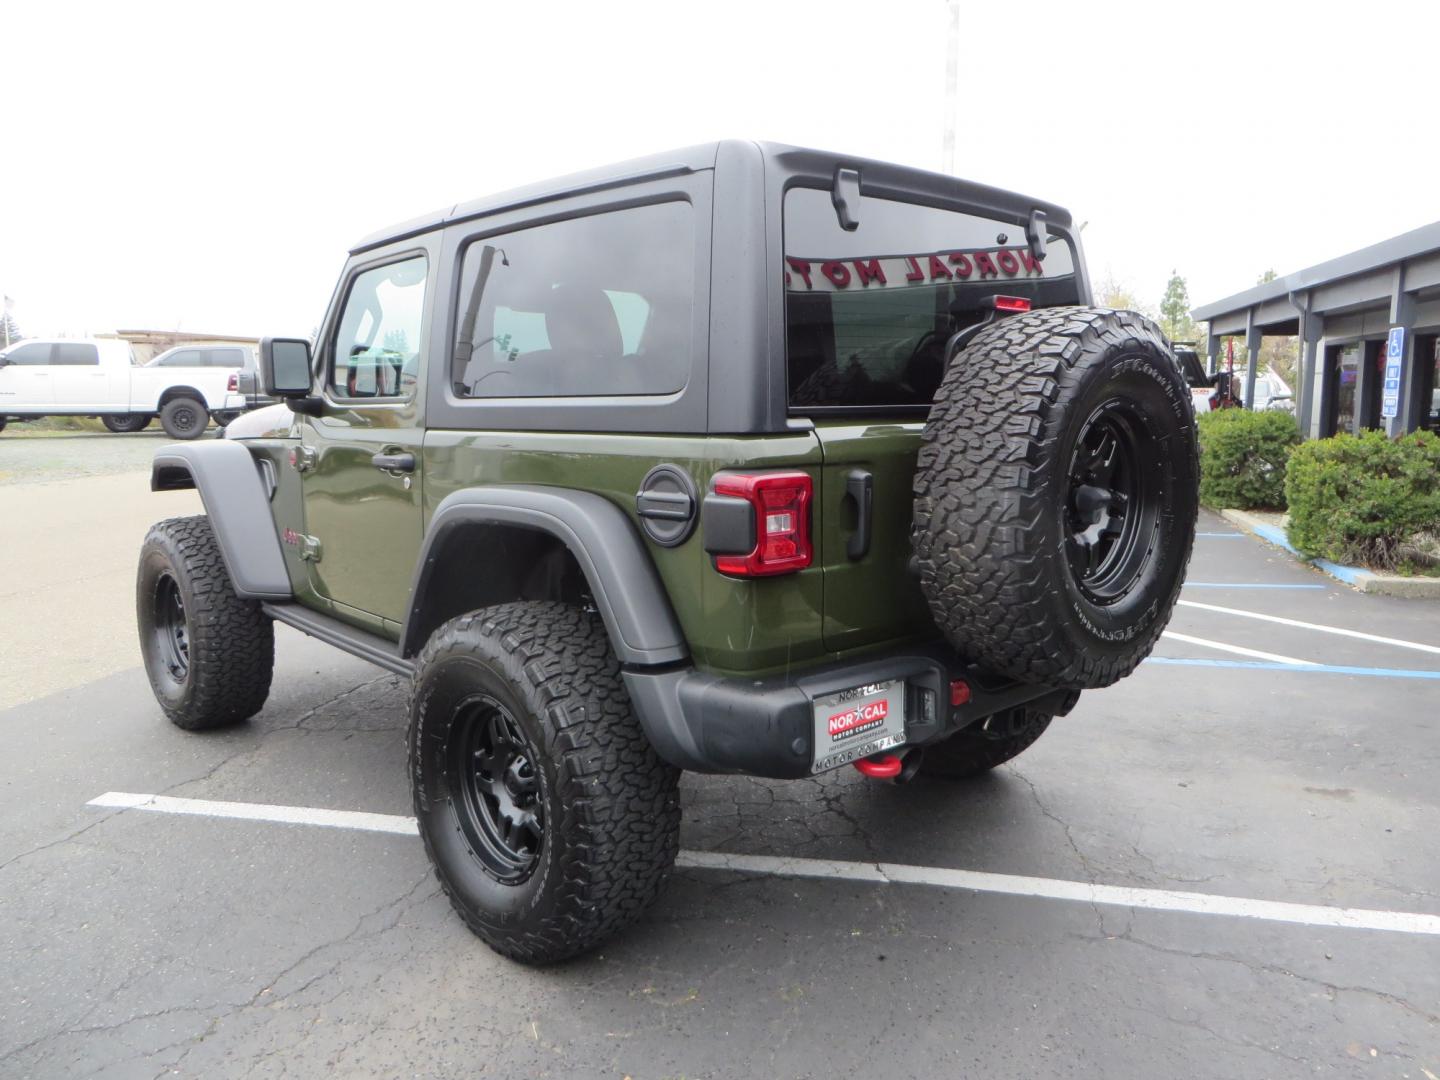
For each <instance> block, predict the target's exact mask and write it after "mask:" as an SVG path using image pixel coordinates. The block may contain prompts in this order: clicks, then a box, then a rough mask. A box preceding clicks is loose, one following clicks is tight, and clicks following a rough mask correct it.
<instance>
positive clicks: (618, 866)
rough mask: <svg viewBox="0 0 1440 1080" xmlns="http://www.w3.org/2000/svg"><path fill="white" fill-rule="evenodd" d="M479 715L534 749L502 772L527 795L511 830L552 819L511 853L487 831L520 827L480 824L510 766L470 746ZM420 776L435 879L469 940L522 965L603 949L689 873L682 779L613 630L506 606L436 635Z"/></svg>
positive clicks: (428, 657)
mask: <svg viewBox="0 0 1440 1080" xmlns="http://www.w3.org/2000/svg"><path fill="white" fill-rule="evenodd" d="M477 709H478V710H480V713H481V715H482V716H484V717H487V718H494V717H503V722H501V725H500V726H502V727H504V726H509V728H510V730H509V731H508V733H507V734H504V735H503V736H499V737H498V738H500V739H501V741H503V742H505V743H507V744H512V743H513V744H516V746H518V747H519V749H518V752H515V748H514V747H511V748H509V749H507V751H506V754H505V755H503V761H501V767H503V768H505V769H506V770H507V771H509V772H511V773H512V774H513V776H514V777H515V779H516V780H517V783H516V784H515V785H514V786H513V787H512V788H511V794H513V795H514V800H513V802H512V801H511V799H510V797H509V796H507V795H505V794H503V793H502V794H501V795H500V800H501V801H504V802H506V803H507V807H506V808H505V810H506V813H508V815H509V819H510V821H511V822H512V823H514V822H518V821H519V820H520V819H521V818H523V817H526V816H527V815H528V816H532V817H534V818H537V819H538V826H537V823H536V822H533V821H532V822H530V823H528V824H526V825H524V826H523V827H522V831H523V832H524V833H525V834H526V835H525V838H524V839H523V840H522V841H521V842H519V843H516V842H513V839H514V836H515V833H514V832H510V833H508V835H509V837H510V840H507V841H506V843H504V844H501V845H499V848H498V849H497V846H496V845H494V844H492V843H491V840H493V838H494V837H493V835H492V834H490V833H487V828H486V822H485V816H486V813H488V814H489V818H490V822H491V824H493V823H494V822H495V821H496V820H497V818H499V817H504V816H506V813H502V812H501V810H502V808H501V807H500V806H499V805H498V802H496V801H490V802H487V803H486V807H488V810H486V809H483V808H482V813H481V814H479V815H470V816H467V814H469V811H468V810H467V806H468V807H472V808H473V807H474V805H475V804H476V803H477V802H478V801H479V800H477V799H476V798H475V797H474V796H475V791H476V788H477V786H478V787H479V788H480V789H482V792H481V794H482V798H483V796H484V790H487V785H488V790H489V791H492V792H493V791H495V790H496V788H495V785H494V781H495V779H496V778H495V776H494V775H493V773H492V772H491V771H490V769H491V768H492V766H489V765H487V764H486V763H487V762H491V761H494V760H497V759H499V758H500V757H502V755H497V754H496V753H495V739H494V738H488V739H487V738H482V739H481V742H480V744H478V746H476V748H475V749H474V750H473V751H471V747H470V744H468V743H465V742H464V741H463V740H464V739H465V738H466V734H465V733H466V731H467V730H471V731H473V729H472V728H467V725H468V724H473V723H474V717H475V714H476V710H477ZM467 718H468V719H467ZM520 744H523V746H521V745H520ZM457 750H459V751H466V752H457ZM517 759H518V760H519V762H520V763H519V764H518V765H517V764H515V762H516V760H517ZM467 761H469V762H473V763H474V770H473V773H471V774H469V775H467V772H466V768H465V765H466V762H467ZM512 766H513V768H512ZM410 771H411V781H412V784H413V790H414V798H415V815H416V818H417V820H418V821H419V825H420V835H421V837H422V838H423V840H424V842H425V848H426V851H427V852H428V853H429V855H430V859H431V861H432V863H433V864H434V866H435V873H436V876H437V877H438V878H439V880H440V883H441V885H442V886H443V887H444V889H445V892H446V893H447V894H448V895H449V897H450V901H451V903H452V904H453V905H454V907H455V909H456V911H458V912H459V913H460V915H461V917H462V918H463V919H464V920H465V923H466V925H467V926H469V927H470V929H471V930H473V931H474V932H475V933H476V934H477V935H479V936H480V937H481V938H482V939H483V940H484V941H485V942H486V943H487V944H488V945H490V947H491V948H493V949H494V950H495V951H496V952H499V953H501V954H502V955H505V956H508V957H511V958H513V959H516V960H520V961H523V962H526V963H548V962H553V961H557V960H563V959H565V958H567V957H570V956H574V955H576V954H577V953H581V952H584V951H585V950H587V949H591V948H593V947H594V946H596V945H597V944H599V943H600V942H601V941H602V940H604V939H605V938H606V937H608V936H609V935H610V934H613V933H614V932H616V931H617V930H619V929H621V928H622V927H624V926H626V925H628V924H629V923H631V922H633V921H634V920H635V919H636V918H638V917H639V916H640V915H641V914H642V913H643V912H644V911H645V910H646V909H647V908H648V907H649V906H650V904H651V903H653V902H654V900H655V898H656V897H657V896H658V895H659V892H660V889H661V887H662V886H663V885H664V883H665V881H666V879H667V878H668V876H669V873H670V868H671V866H672V865H673V863H674V861H675V854H676V851H677V849H678V845H679V828H680V804H679V798H678V793H677V785H678V780H679V775H680V774H679V771H678V770H677V769H674V768H672V767H670V766H668V765H666V764H665V763H664V762H662V761H661V760H660V759H659V757H658V756H657V755H656V754H655V751H654V749H652V748H651V746H650V744H649V741H648V740H647V739H646V738H645V733H644V731H643V730H642V729H641V727H640V723H639V721H638V719H637V718H636V717H635V715H634V712H633V710H632V709H631V705H630V701H629V699H628V697H627V696H626V693H625V689H624V685H623V683H622V682H621V678H620V666H619V663H618V662H617V661H616V659H615V657H614V654H613V653H612V652H611V649H610V643H609V640H608V638H607V637H606V634H605V628H604V625H603V624H602V623H601V621H600V619H599V618H598V617H597V616H596V615H594V614H592V613H587V612H584V611H582V610H580V609H579V608H576V607H572V606H570V605H566V604H559V603H548V602H547V603H540V602H533V603H513V604H501V605H497V606H495V607H492V608H486V609H484V610H482V611H478V612H473V613H471V614H469V615H463V616H461V617H460V618H458V619H453V620H451V621H450V622H448V623H446V624H445V625H444V626H442V627H441V628H440V629H439V630H437V631H436V632H435V633H434V635H433V636H432V637H431V639H430V641H429V642H428V643H427V644H426V646H425V648H424V650H423V651H422V652H421V654H420V657H419V659H418V662H417V665H416V675H415V692H414V695H413V699H412V705H411V726H410ZM467 800H468V801H467ZM502 831H504V830H502ZM507 849H508V850H507Z"/></svg>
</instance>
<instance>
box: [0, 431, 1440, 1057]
mask: <svg viewBox="0 0 1440 1080" xmlns="http://www.w3.org/2000/svg"><path fill="white" fill-rule="evenodd" d="M46 441H47V442H49V441H52V440H46ZM142 443H143V444H145V456H146V457H148V450H149V448H150V447H151V446H153V440H147V439H145V437H143V436H141V437H123V436H109V437H107V438H105V439H99V438H96V439H91V440H89V441H88V445H89V446H90V447H93V448H94V449H93V453H95V454H104V455H110V456H112V457H115V456H117V455H123V454H126V453H131V452H132V451H131V449H130V448H131V447H132V446H133V445H138V444H142ZM19 446H20V441H19V440H8V439H7V438H6V437H4V436H0V473H9V475H10V483H8V484H6V485H4V486H0V544H3V545H4V547H5V549H6V550H7V552H10V553H11V555H10V556H9V557H7V559H6V562H5V571H4V576H3V578H0V601H3V603H4V605H5V607H6V608H7V609H8V611H9V615H8V616H7V619H6V620H5V621H6V622H8V624H9V625H8V626H7V627H6V628H5V629H4V631H3V634H4V636H3V637H0V647H3V653H4V655H5V657H6V659H7V663H6V665H5V667H6V668H7V669H8V670H6V671H5V672H4V675H5V678H6V680H7V681H6V682H3V683H0V693H3V696H0V709H3V710H4V711H0V732H3V734H4V736H5V739H4V747H5V761H4V765H3V766H0V1076H4V1077H7V1078H9V1077H16V1078H20V1077H37V1078H39V1077H45V1078H49V1077H82V1076H84V1077H88V1076H103V1077H116V1078H118V1077H146V1078H149V1077H159V1076H163V1075H181V1076H197V1077H215V1076H255V1077H272V1076H273V1077H278V1076H302V1077H306V1076H314V1075H319V1074H322V1073H323V1074H330V1075H337V1076H345V1077H351V1076H422V1077H431V1076H436V1077H450V1076H497V1077H521V1076H557V1077H558V1076H564V1077H590V1076H595V1077H614V1078H617V1080H618V1078H620V1077H624V1076H630V1077H633V1078H635V1080H650V1078H657V1077H686V1078H689V1080H695V1078H701V1077H728V1076H786V1077H790V1076H794V1077H832V1076H849V1075H880V1076H887V1077H890V1076H894V1077H909V1076H914V1077H937V1076H976V1077H979V1076H1014V1077H1018V1076H1057V1075H1058V1076H1104V1077H1130V1076H1181V1077H1217V1078H1218V1077H1224V1078H1235V1077H1246V1078H1250V1077H1302V1076H1304V1077H1314V1076H1326V1077H1328V1076H1341V1077H1348V1076H1365V1077H1371V1076H1374V1077H1381V1076H1383V1077H1397V1078H1413V1080H1427V1078H1428V1080H1436V1078H1437V1077H1440V785H1437V783H1436V776H1437V770H1440V726H1437V719H1440V606H1437V605H1434V604H1429V603H1426V602H1423V601H1404V600H1397V599H1391V598H1386V597H1378V596H1363V595H1360V594H1357V593H1353V592H1351V591H1349V590H1348V589H1346V588H1344V587H1343V586H1340V585H1339V584H1337V583H1335V582H1333V581H1331V580H1330V579H1329V578H1326V577H1323V576H1321V575H1319V574H1317V573H1315V572H1313V571H1311V570H1308V569H1305V568H1301V567H1298V566H1296V565H1295V564H1294V563H1293V562H1291V561H1290V560H1289V559H1288V557H1285V556H1283V555H1281V554H1279V553H1277V552H1275V551H1273V550H1272V549H1270V548H1267V547H1266V546H1264V545H1263V544H1261V543H1259V542H1258V541H1255V540H1253V539H1251V538H1249V537H1245V536H1241V535H1239V534H1236V533H1235V531H1234V530H1233V529H1232V528H1230V527H1229V525H1228V524H1227V523H1226V522H1224V521H1222V520H1221V519H1219V518H1218V517H1215V516H1212V515H1208V514H1207V515H1203V516H1202V521H1201V526H1200V528H1201V533H1202V535H1201V536H1200V538H1199V539H1198V541H1197V544H1196V551H1195V557H1194V560H1193V562H1192V564H1191V570H1190V581H1189V583H1188V584H1187V586H1186V589H1185V592H1184V594H1183V599H1184V604H1183V606H1182V607H1181V608H1180V609H1179V610H1178V612H1177V615H1176V617H1175V619H1174V621H1173V623H1172V625H1171V631H1172V635H1173V636H1168V637H1167V638H1166V639H1164V641H1163V643H1162V645H1161V647H1160V648H1159V649H1158V650H1157V655H1156V657H1155V658H1153V659H1152V660H1150V661H1148V662H1146V663H1145V664H1144V665H1143V666H1142V667H1141V669H1140V671H1139V672H1138V673H1137V674H1136V675H1135V676H1134V677H1132V678H1130V679H1128V680H1126V681H1124V682H1122V683H1121V684H1120V685H1118V686H1116V687H1114V688H1111V689H1109V690H1105V691H1101V692H1092V693H1088V694H1086V695H1085V697H1084V698H1083V699H1082V701H1081V703H1080V705H1079V706H1078V707H1077V709H1076V710H1075V711H1074V712H1073V713H1072V714H1071V715H1070V716H1069V717H1067V718H1065V719H1064V720H1061V721H1058V722H1057V723H1056V725H1055V726H1054V727H1052V729H1051V730H1050V732H1049V733H1047V734H1046V736H1045V737H1044V738H1042V739H1041V740H1040V742H1039V743H1037V744H1036V746H1035V747H1033V748H1032V749H1031V750H1029V751H1028V752H1026V753H1025V754H1024V755H1022V756H1021V757H1019V758H1018V759H1016V760H1015V761H1014V762H1013V763H1011V764H1010V765H1008V766H1004V767H1001V768H1000V769H998V770H997V771H996V772H995V773H994V774H992V775H991V776H989V777H987V778H984V779H982V780H980V781H975V782H968V783H959V784H956V783H941V782H935V781H924V780H921V781H916V782H915V783H913V784H910V785H908V786H904V787H894V786H890V785H886V784H878V783H874V782H871V781H867V780H864V779H862V778H861V777H860V776H859V775H858V774H856V773H855V772H854V771H853V770H850V769H846V770H842V771H840V772H836V773H832V774H829V775H826V776H824V777H821V778H819V779H817V780H814V781H806V782H792V783H780V782H768V781H756V780H748V779H735V778H717V777H698V776H687V777H686V778H685V780H684V782H683V784H682V791H683V798H684V806H685V824H684V827H683V832H682V847H683V849H684V851H685V852H686V855H685V858H684V862H685V863H686V865H685V867H684V868H682V869H680V870H679V871H677V873H676V875H675V879H674V880H673V882H672V884H671V885H670V887H669V889H668V891H667V893H666V894H665V896H664V897H663V898H662V900H661V902H660V903H659V904H658V905H657V906H656V908H654V909H653V910H652V911H651V913H650V914H649V915H648V916H647V917H646V918H645V919H644V920H642V921H641V922H640V924H639V925H638V926H636V927H635V928H634V929H632V930H631V931H629V932H627V933H626V934H624V935H623V936H621V937H619V938H618V939H615V940H614V941H612V942H611V943H610V944H609V945H608V946H607V947H605V948H604V949H603V950H602V951H601V952H600V953H599V954H596V955H593V956H590V957H587V958H584V959H581V960H579V961H577V962H573V963H570V964H567V965H564V966H561V967H558V968H554V969H548V970H530V969H526V968H521V967H517V966H515V965H513V964H510V963H508V962H506V961H504V960H501V959H500V958H498V957H497V956H495V955H494V954H493V953H491V952H490V951H489V950H488V949H487V948H485V947H484V946H483V945H482V944H481V943H480V942H479V941H478V940H476V939H474V938H473V937H471V936H470V934H469V933H468V932H467V931H466V930H465V929H464V928H463V927H462V926H461V924H460V922H459V920H458V919H456V918H455V917H454V916H453V915H452V913H451V911H450V909H449V907H448V905H447V904H446V902H445V900H444V898H443V897H441V896H440V895H439V893H438V889H437V886H436V884H435V881H434V879H433V877H432V876H431V874H430V872H429V870H428V867H427V865H426V862H425V858H424V854H423V852H422V850H421V847H420V844H419V842H418V840H417V839H416V838H415V837H414V836H413V834H411V833H409V832H408V831H407V823H406V820H405V815H407V814H408V813H409V809H410V807H409V794H408V790H407V787H406V777H405V769H404V726H405V687H404V686H403V685H402V683H401V681H400V680H399V679H397V678H395V677H394V676H391V675H388V674H385V673H382V672H380V671H379V670H378V669H374V668H371V667H368V666H366V665H365V664H363V663H362V662H360V661H358V660H353V659H351V658H349V657H346V656H343V655H342V654H340V653H338V652H336V651H334V650H331V649H329V648H328V647H326V646H323V645H320V644H317V643H315V642H313V641H310V640H308V639H306V638H304V637H301V636H299V635H298V634H295V633H294V632H292V631H290V630H289V629H288V628H284V627H281V628H278V630H277V644H278V657H277V666H276V678H275V690H274V692H273V693H272V695H271V698H270V701H269V704H268V705H267V706H266V708H265V710H264V711H263V712H262V713H261V714H260V716H259V717H257V718H256V719H255V720H253V721H252V722H250V723H248V724H245V725H242V726H241V727H239V728H237V729H234V730H230V731H226V732H220V733H214V734H209V735H203V736H196V735H186V734H185V733H182V732H180V731H178V730H175V729H174V728H172V727H170V725H168V724H167V723H166V722H165V720H164V719H163V717H162V716H161V715H160V713H159V711H158V709H157V708H156V706H155V703H154V700H153V698H152V697H151V694H150V690H149V687H148V685H147V683H146V680H145V676H144V673H143V672H142V671H141V669H140V667H139V656H138V650H137V648H136V646H135V642H134V634H133V618H132V613H131V610H130V608H129V607H127V606H126V605H127V604H128V603H129V602H130V601H129V595H128V593H127V591H126V590H127V589H128V588H131V587H133V585H131V584H130V582H131V575H132V574H133V569H132V567H133V558H134V552H135V550H136V549H137V547H138V543H139V535H140V534H143V531H144V527H145V525H146V524H147V523H148V521H150V520H154V519H157V518H160V517H163V516H168V515H170V514H174V513H189V512H193V508H194V502H193V495H192V494H191V493H169V494H165V495H154V496H152V495H150V494H149V493H148V491H147V490H146V482H145V481H146V477H145V475H144V474H142V473H137V472H135V471H133V469H126V470H118V471H113V472H110V471H109V470H106V469H90V468H87V467H85V465H84V462H85V461H86V460H88V459H87V457H86V455H87V454H90V453H92V451H91V450H87V449H85V448H76V447H67V448H65V450H64V451H63V452H64V453H65V454H73V455H74V457H75V459H76V460H77V461H78V462H80V464H79V465H74V466H70V467H57V468H53V469H51V470H50V471H49V472H47V473H46V475H45V479H46V480H47V483H44V484H26V483H16V482H15V479H16V477H17V475H18V476H24V475H25V474H24V472H23V469H24V459H23V458H22V455H23V454H26V453H30V452H31V451H30V450H29V449H28V448H21V449H16V447H19ZM47 452H48V453H59V452H60V451H58V450H57V451H47ZM134 452H135V453H140V451H134ZM142 460H143V458H142ZM102 472H104V473H107V475H95V474H97V473H102ZM82 474H83V475H82ZM65 477H77V478H65ZM77 507H78V508H77ZM96 508H100V509H101V510H103V511H104V514H105V515H106V516H105V519H104V523H103V525H97V524H94V523H92V524H91V525H89V526H88V527H86V526H85V525H84V524H83V522H84V520H85V518H84V515H85V514H87V513H88V514H91V515H94V514H96V513H98V512H99V511H97V509H96ZM42 537H43V540H42V539H40V538H42ZM17 553H18V557H17ZM77 553H78V555H77ZM91 607H94V608H98V609H102V610H96V611H94V612H90V611H89V609H90V608H91ZM52 618H53V619H61V620H66V621H64V623H63V628H62V629H61V630H53V629H47V627H48V625H49V624H48V620H50V619H52ZM127 633H128V637H127V636H126V634H127ZM37 641H39V642H42V644H36V642H37ZM43 642H49V643H50V644H49V645H45V644H43ZM62 645H63V649H64V652H63V656H64V660H63V662H61V661H59V660H56V659H54V657H53V655H51V654H55V653H57V652H59V651H60V647H61V646H62ZM26 650H29V651H26ZM47 655H48V656H50V658H49V659H47ZM146 796H163V797H164V798H163V799H160V800H151V799H147V798H145V797H146ZM97 800H98V804H96V805H92V803H94V802H96V801H97ZM125 804H143V807H142V808H133V807H132V808H128V809H127V808H125ZM234 804H247V805H245V806H236V805H234ZM277 808H304V809H301V810H285V809H277ZM319 811H341V812H342V813H340V814H331V815H327V814H324V813H320V812H319ZM343 812H359V814H363V815H377V816H359V815H357V814H347V813H343ZM237 815H248V817H247V816H237ZM277 818H289V819H291V820H289V821H288V822H282V821H277V820H274V819H277Z"/></svg>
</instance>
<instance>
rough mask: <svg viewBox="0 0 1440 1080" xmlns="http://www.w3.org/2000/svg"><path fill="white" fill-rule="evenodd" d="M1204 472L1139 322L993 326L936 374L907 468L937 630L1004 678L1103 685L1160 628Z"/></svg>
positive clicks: (1092, 314) (1186, 420)
mask: <svg viewBox="0 0 1440 1080" xmlns="http://www.w3.org/2000/svg"><path fill="white" fill-rule="evenodd" d="M1198 475H1199V466H1198V460H1197V451H1196V445H1195V435H1194V416H1193V412H1192V408H1191V404H1190V394H1189V390H1188V388H1187V386H1186V384H1185V381H1184V378H1183V377H1182V375H1181V373H1180V369H1179V367H1178V365H1177V364H1176V363H1175V360H1174V357H1173V355H1172V354H1171V352H1170V348H1169V345H1168V344H1167V343H1166V341H1165V339H1164V337H1163V336H1162V335H1161V333H1160V331H1159V330H1158V329H1157V328H1156V327H1155V325H1154V324H1153V323H1151V322H1150V321H1149V320H1148V319H1146V318H1144V317H1143V316H1140V315H1137V314H1135V313H1134V312H1128V311H1109V310H1105V309H1097V308H1048V309H1045V310H1042V311H1035V312H1030V313H1028V314H1023V315H1016V316H1012V317H1009V318H1006V319H1003V320H1001V321H1000V322H998V323H996V324H995V325H994V326H991V327H988V328H987V329H985V330H983V331H981V333H980V334H978V335H977V336H976V337H975V339H974V340H973V341H972V342H971V344H970V346H969V347H968V348H967V349H965V350H964V352H962V353H961V354H960V355H959V356H958V357H957V358H956V359H955V360H954V362H953V363H952V364H951V365H950V368H949V370H948V371H947V372H946V374H945V377H944V379H943V380H942V382H941V385H940V389H939V390H938V391H937V393H936V398H935V404H934V407H933V408H932V410H931V414H930V419H929V421H928V423H927V424H926V427H925V433H924V440H923V443H922V447H921V450H920V457H919V468H918V469H917V471H916V477H915V518H914V530H913V540H914V546H915V553H916V556H917V560H918V564H919V569H920V576H921V583H922V587H923V588H924V591H925V595H926V597H927V599H928V600H929V602H930V609H931V612H932V614H933V615H934V617H935V620H936V622H937V624H938V625H939V626H940V628H941V629H942V630H943V631H944V632H945V635H946V637H948V638H949V640H950V642H951V643H952V644H953V645H954V646H955V647H956V648H957V649H958V650H960V652H962V653H963V654H965V655H966V656H968V657H970V658H972V659H974V660H976V661H979V662H981V663H983V664H985V665H987V666H988V667H991V668H993V669H994V670H995V671H997V672H1000V673H1002V674H1005V675H1009V676H1010V677H1012V678H1015V679H1019V680H1022V681H1025V682H1034V683H1048V684H1050V685H1053V686H1060V687H1065V688H1070V689H1085V688H1090V687H1100V686H1108V685H1110V684H1111V683H1113V682H1115V681H1116V680H1118V679H1120V678H1122V677H1124V676H1125V675H1127V674H1129V673H1130V672H1131V671H1132V670H1134V668H1135V666H1136V665H1137V664H1138V663H1140V661H1141V660H1143V659H1144V658H1145V657H1146V656H1147V655H1148V654H1149V653H1150V650H1151V649H1152V648H1153V647H1154V645H1155V642H1156V641H1157V640H1158V639H1159V636H1160V632H1161V631H1162V630H1163V629H1164V628H1165V624H1166V623H1167V622H1168V621H1169V618H1170V613H1171V611H1172V610H1173V608H1174V604H1175V600H1176V598H1177V597H1178V595H1179V591H1180V585H1181V582H1182V581H1183V579H1184V576H1185V567H1186V565H1187V563H1188V562H1189V558H1190V548H1191V544H1192V543H1193V540H1194V535H1195V515H1196V511H1197V509H1198V506H1199V500H1198Z"/></svg>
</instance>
